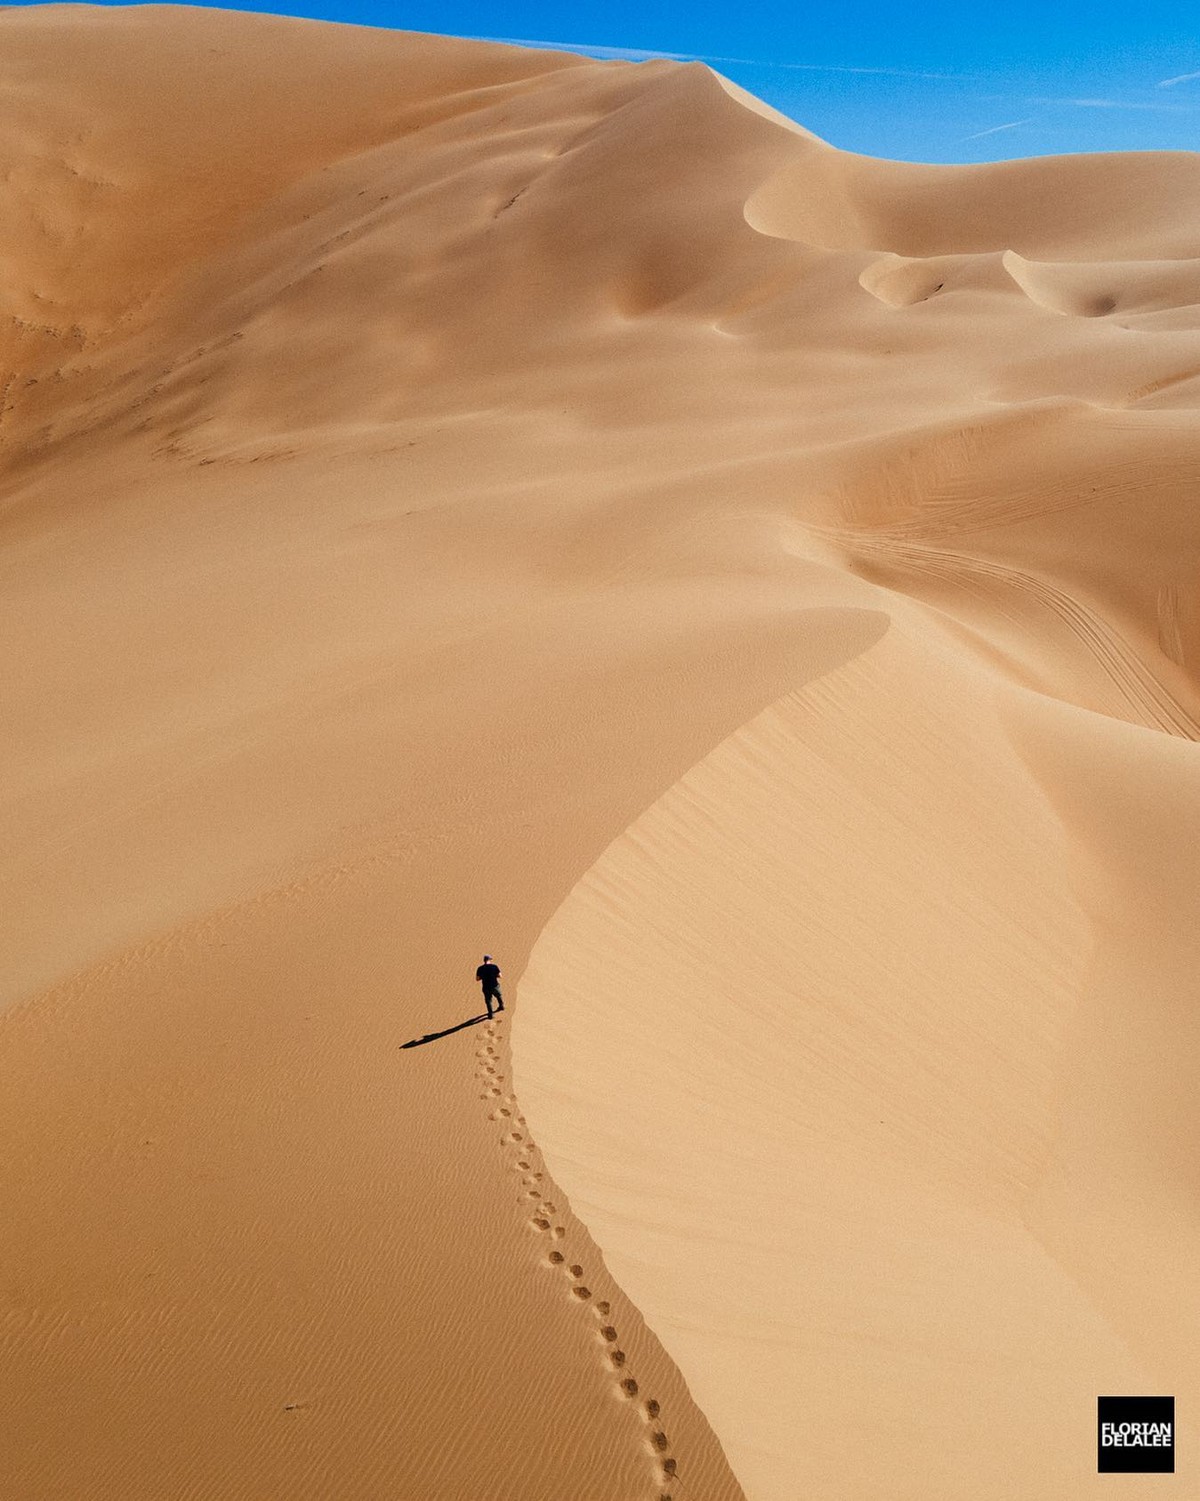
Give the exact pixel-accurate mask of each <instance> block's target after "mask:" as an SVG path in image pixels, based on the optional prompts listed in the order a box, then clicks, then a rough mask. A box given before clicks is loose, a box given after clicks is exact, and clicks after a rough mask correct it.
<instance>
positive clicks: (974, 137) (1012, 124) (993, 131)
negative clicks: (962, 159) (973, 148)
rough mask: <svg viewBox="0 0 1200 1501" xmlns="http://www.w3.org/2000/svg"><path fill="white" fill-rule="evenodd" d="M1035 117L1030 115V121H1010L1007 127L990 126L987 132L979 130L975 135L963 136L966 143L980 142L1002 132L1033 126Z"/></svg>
mask: <svg viewBox="0 0 1200 1501" xmlns="http://www.w3.org/2000/svg"><path fill="white" fill-rule="evenodd" d="M1033 121H1034V117H1033V116H1032V115H1030V117H1029V118H1028V120H1010V121H1009V122H1008V124H1007V125H989V126H988V128H987V129H986V130H977V131H976V132H975V134H974V135H969V136H963V137H962V139H963V140H964V141H978V140H980V139H981V138H982V137H983V136H994V135H996V134H997V133H998V132H999V131H1001V130H1017V129H1019V128H1020V126H1022V125H1032V124H1033Z"/></svg>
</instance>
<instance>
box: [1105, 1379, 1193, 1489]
mask: <svg viewBox="0 0 1200 1501" xmlns="http://www.w3.org/2000/svg"><path fill="white" fill-rule="evenodd" d="M1097 1409H1098V1410H1097V1415H1096V1449H1097V1466H1098V1469H1099V1472H1100V1474H1101V1475H1113V1474H1124V1475H1131V1474H1137V1475H1173V1474H1174V1473H1175V1398H1174V1397H1099V1398H1098V1399H1097ZM1143 1423H1152V1424H1163V1423H1165V1424H1167V1425H1168V1430H1169V1431H1168V1433H1167V1434H1165V1435H1164V1434H1162V1433H1161V1431H1160V1432H1159V1433H1158V1434H1150V1433H1147V1432H1146V1430H1144V1429H1141V1428H1140V1427H1137V1426H1133V1427H1132V1428H1124V1429H1123V1428H1122V1424H1131V1425H1140V1424H1143ZM1139 1438H1141V1439H1142V1440H1143V1441H1142V1442H1139ZM1164 1439H1165V1442H1164Z"/></svg>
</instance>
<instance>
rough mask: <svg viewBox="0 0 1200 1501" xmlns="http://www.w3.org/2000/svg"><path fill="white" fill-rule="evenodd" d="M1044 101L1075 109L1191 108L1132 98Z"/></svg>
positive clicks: (1174, 111) (1181, 110) (1186, 110)
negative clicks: (1144, 102) (1146, 102)
mask: <svg viewBox="0 0 1200 1501" xmlns="http://www.w3.org/2000/svg"><path fill="white" fill-rule="evenodd" d="M1046 102H1047V103H1048V104H1049V103H1054V104H1073V105H1074V106H1075V108H1076V109H1148V110H1154V111H1155V112H1156V113H1160V114H1161V113H1163V112H1170V113H1172V114H1181V113H1190V110H1191V106H1190V105H1187V104H1143V103H1141V102H1140V101H1138V100H1134V99H1055V100H1047V101H1046Z"/></svg>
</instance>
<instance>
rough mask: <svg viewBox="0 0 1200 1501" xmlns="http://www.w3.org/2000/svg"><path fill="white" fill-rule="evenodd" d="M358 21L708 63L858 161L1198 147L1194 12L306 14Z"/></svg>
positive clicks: (393, 10) (395, 7)
mask: <svg viewBox="0 0 1200 1501" xmlns="http://www.w3.org/2000/svg"><path fill="white" fill-rule="evenodd" d="M225 8H226V9H244V10H258V11H264V10H278V11H280V12H283V13H285V14H291V15H307V16H317V17H321V18H324V19H329V20H339V21H351V22H356V23H358V24H362V25H370V26H386V27H394V28H399V29H402V30H410V31H434V32H442V33H446V34H449V35H453V36H470V37H486V38H492V39H496V40H507V41H520V42H524V43H526V44H533V43H538V44H553V45H557V46H560V47H565V48H569V49H570V50H575V51H581V52H587V53H590V54H592V55H598V56H620V57H626V58H631V59H633V60H640V59H642V58H644V57H646V56H660V55H664V54H666V55H670V56H674V57H680V58H687V59H691V58H698V59H700V60H702V61H704V62H708V63H711V64H712V66H713V67H715V68H717V69H718V70H719V71H720V72H722V73H724V74H725V75H726V76H727V77H729V78H732V79H733V80H734V81H735V82H737V83H739V84H741V85H742V86H743V87H745V88H748V89H750V90H751V92H753V93H755V94H757V95H759V97H760V98H762V99H765V100H766V101H767V102H768V103H770V104H773V105H774V106H775V107H776V108H777V109H780V110H782V111H783V112H784V113H785V114H787V115H790V116H791V117H792V118H793V119H795V120H798V121H799V122H800V123H801V124H802V125H806V126H807V127H808V128H809V129H810V130H814V131H815V132H816V133H817V134H818V135H820V136H823V137H824V138H825V139H826V140H828V141H831V142H833V144H834V145H837V146H841V147H843V148H845V149H847V150H850V151H860V152H865V153H867V154H868V155H872V156H886V157H896V158H900V159H904V160H909V161H927V162H974V161H994V160H997V159H999V158H1003V157H1014V156H1045V155H1054V154H1058V153H1060V152H1074V151H1146V150H1164V149H1169V150H1189V151H1192V150H1196V149H1198V148H1200V4H1198V3H1196V0H1169V3H1168V0H1127V3H1124V4H1120V5H1118V4H1113V3H1110V0H1093V3H1090V4H1088V3H1084V0H1042V3H1036V4H1035V3H1033V0H915V3H914V0H908V3H901V0H859V3H858V4H856V5H847V4H845V3H844V0H842V3H838V0H832V3H830V0H826V3H824V4H820V3H818V4H815V5H807V4H788V3H787V0H782V3H780V0H776V3H771V4H758V5H752V4H746V3H742V4H739V3H736V0H732V3H730V0H726V3H724V4H722V3H719V0H718V3H714V4H711V5H709V6H706V7H704V8H697V7H696V6H695V5H693V4H686V3H684V0H672V3H659V4H652V5H651V6H649V7H648V6H647V5H645V4H639V3H636V0H579V3H570V0H561V3H558V4H553V3H550V0H408V3H387V0H292V3H286V4H280V5H269V4H261V3H259V4H248V5H241V6H237V5H233V4H226V6H225Z"/></svg>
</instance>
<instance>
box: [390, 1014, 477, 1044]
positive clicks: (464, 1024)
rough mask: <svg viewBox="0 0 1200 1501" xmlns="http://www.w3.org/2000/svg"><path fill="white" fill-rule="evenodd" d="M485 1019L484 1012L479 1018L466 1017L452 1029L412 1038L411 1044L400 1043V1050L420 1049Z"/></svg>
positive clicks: (448, 1028)
mask: <svg viewBox="0 0 1200 1501" xmlns="http://www.w3.org/2000/svg"><path fill="white" fill-rule="evenodd" d="M487 1019H488V1015H487V1012H486V1011H485V1012H483V1013H482V1014H481V1015H480V1016H471V1017H468V1018H467V1020H466V1021H465V1022H456V1023H455V1025H454V1026H453V1027H447V1028H446V1030H445V1031H444V1032H426V1034H425V1036H424V1037H414V1038H413V1040H412V1041H411V1042H402V1043H401V1044H400V1046H401V1047H402V1048H421V1047H424V1046H425V1044H426V1043H427V1042H436V1041H437V1040H438V1038H439V1037H449V1036H450V1034H451V1033H452V1032H461V1031H462V1029H463V1028H464V1027H473V1026H475V1025H476V1024H477V1023H478V1022H485V1021H487Z"/></svg>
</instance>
